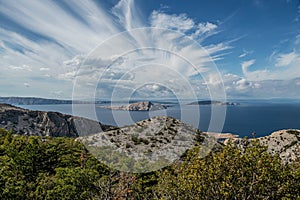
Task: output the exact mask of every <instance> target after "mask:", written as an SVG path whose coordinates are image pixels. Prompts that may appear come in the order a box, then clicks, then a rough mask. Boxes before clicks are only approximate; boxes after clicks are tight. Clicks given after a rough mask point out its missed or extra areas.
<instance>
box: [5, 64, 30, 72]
mask: <svg viewBox="0 0 300 200" xmlns="http://www.w3.org/2000/svg"><path fill="white" fill-rule="evenodd" d="M9 68H10V69H12V70H17V71H19V70H21V71H22V70H25V71H32V69H31V67H29V66H28V65H22V66H13V65H11V66H9Z"/></svg>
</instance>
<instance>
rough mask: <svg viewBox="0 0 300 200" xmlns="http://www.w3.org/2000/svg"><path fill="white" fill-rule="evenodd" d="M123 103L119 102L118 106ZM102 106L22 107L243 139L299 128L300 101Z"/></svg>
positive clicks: (109, 121) (119, 124) (110, 121)
mask: <svg viewBox="0 0 300 200" xmlns="http://www.w3.org/2000/svg"><path fill="white" fill-rule="evenodd" d="M119 104H120V103H119ZM107 105H111V104H110V103H109V104H108V103H103V104H97V105H93V104H73V105H72V104H51V105H21V106H20V107H23V108H26V109H30V110H40V111H55V112H61V113H64V114H71V115H76V116H81V117H86V118H90V119H93V120H97V121H100V122H101V123H104V124H108V125H114V126H125V125H130V124H133V123H135V122H137V121H141V120H144V119H148V118H150V117H154V116H170V117H173V118H176V119H179V120H181V121H183V122H185V123H188V124H190V125H192V126H194V127H195V128H198V129H199V130H201V131H205V132H206V131H209V132H222V133H233V134H237V135H239V136H240V137H244V136H248V137H251V135H252V133H253V132H255V133H256V136H257V137H262V136H266V135H269V134H271V133H272V132H274V131H277V130H281V129H300V102H297V101H291V102H281V101H278V102H269V101H240V102H238V105H227V106H225V105H187V104H185V103H184V104H182V103H180V104H179V103H176V102H175V103H174V102H173V103H172V102H169V103H166V105H168V108H167V109H166V110H158V111H118V110H109V109H105V108H101V106H107Z"/></svg>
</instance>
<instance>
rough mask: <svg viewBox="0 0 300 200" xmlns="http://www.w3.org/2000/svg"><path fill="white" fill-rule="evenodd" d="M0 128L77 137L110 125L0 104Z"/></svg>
mask: <svg viewBox="0 0 300 200" xmlns="http://www.w3.org/2000/svg"><path fill="white" fill-rule="evenodd" d="M0 128H4V129H7V130H13V132H14V133H17V134H20V135H38V136H53V137H59V136H65V137H77V136H79V135H82V134H93V133H98V132H101V131H102V130H104V131H105V130H109V129H110V128H112V127H110V126H107V125H103V124H101V123H99V122H96V121H93V120H89V119H86V118H82V117H74V116H71V115H64V114H61V113H58V112H43V111H31V110H27V109H22V108H19V107H15V106H11V105H9V104H0Z"/></svg>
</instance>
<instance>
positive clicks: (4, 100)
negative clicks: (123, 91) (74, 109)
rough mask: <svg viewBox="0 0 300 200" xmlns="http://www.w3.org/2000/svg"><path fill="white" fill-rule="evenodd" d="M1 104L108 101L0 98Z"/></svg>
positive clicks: (98, 102)
mask: <svg viewBox="0 0 300 200" xmlns="http://www.w3.org/2000/svg"><path fill="white" fill-rule="evenodd" d="M0 103H7V104H12V105H51V104H90V103H93V104H94V103H95V104H100V103H107V102H106V101H95V102H94V101H84V100H82V101H80V100H74V101H73V100H60V99H45V98H37V97H0Z"/></svg>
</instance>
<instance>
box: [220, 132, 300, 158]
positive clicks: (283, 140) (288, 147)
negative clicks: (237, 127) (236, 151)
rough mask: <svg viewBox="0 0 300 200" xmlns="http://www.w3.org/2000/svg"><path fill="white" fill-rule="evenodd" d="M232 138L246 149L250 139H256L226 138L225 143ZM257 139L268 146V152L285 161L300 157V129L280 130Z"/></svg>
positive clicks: (235, 143)
mask: <svg viewBox="0 0 300 200" xmlns="http://www.w3.org/2000/svg"><path fill="white" fill-rule="evenodd" d="M230 140H231V141H232V144H233V145H235V146H237V147H238V148H241V149H245V148H247V146H249V145H251V142H250V141H251V140H255V139H249V140H247V139H242V138H234V139H228V140H226V141H225V142H224V144H228V143H229V141H230ZM257 140H258V142H259V143H260V144H261V145H263V146H266V147H267V148H268V152H270V153H271V154H278V155H279V156H280V158H281V159H282V161H283V162H285V163H288V162H291V161H294V160H296V159H297V158H299V157H300V130H293V129H290V130H280V131H276V132H274V133H272V134H271V135H268V136H265V137H260V138H257Z"/></svg>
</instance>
